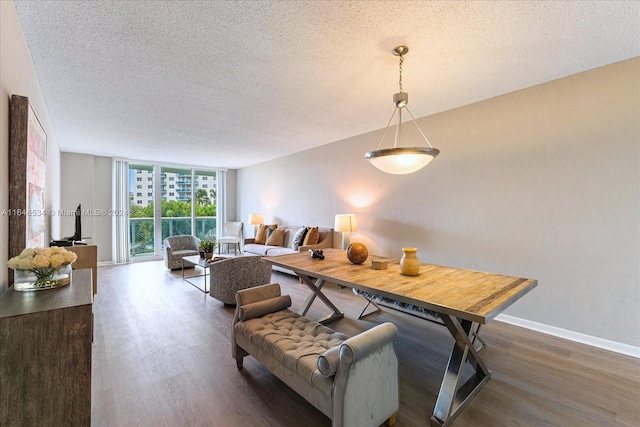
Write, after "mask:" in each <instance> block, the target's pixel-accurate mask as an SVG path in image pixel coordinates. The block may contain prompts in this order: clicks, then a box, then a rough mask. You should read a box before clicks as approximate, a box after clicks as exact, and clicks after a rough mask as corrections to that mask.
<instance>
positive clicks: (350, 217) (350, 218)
mask: <svg viewBox="0 0 640 427" xmlns="http://www.w3.org/2000/svg"><path fill="white" fill-rule="evenodd" d="M333 228H334V229H335V230H336V231H340V232H350V231H356V230H357V229H358V221H357V219H356V214H338V215H336V222H335V224H334V227H333Z"/></svg>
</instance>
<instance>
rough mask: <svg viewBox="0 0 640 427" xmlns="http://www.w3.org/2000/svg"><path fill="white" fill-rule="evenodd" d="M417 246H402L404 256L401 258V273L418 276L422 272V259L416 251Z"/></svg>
mask: <svg viewBox="0 0 640 427" xmlns="http://www.w3.org/2000/svg"><path fill="white" fill-rule="evenodd" d="M417 252H418V249H416V248H402V258H400V274H404V275H405V276H417V275H418V274H420V260H419V259H418V256H417V255H416V253H417Z"/></svg>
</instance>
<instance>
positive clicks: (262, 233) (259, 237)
mask: <svg viewBox="0 0 640 427" xmlns="http://www.w3.org/2000/svg"><path fill="white" fill-rule="evenodd" d="M270 228H271V229H276V228H278V224H271V225H266V224H260V225H259V226H258V231H256V238H255V240H254V241H253V243H255V244H256V245H264V244H265V243H267V230H268V229H270Z"/></svg>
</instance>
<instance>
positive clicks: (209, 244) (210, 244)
mask: <svg viewBox="0 0 640 427" xmlns="http://www.w3.org/2000/svg"><path fill="white" fill-rule="evenodd" d="M215 246H216V242H215V241H214V240H202V241H200V244H199V245H198V249H200V250H201V251H202V252H205V253H212V252H213V248H215Z"/></svg>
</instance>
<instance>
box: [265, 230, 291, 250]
mask: <svg viewBox="0 0 640 427" xmlns="http://www.w3.org/2000/svg"><path fill="white" fill-rule="evenodd" d="M286 232H287V229H286V228H275V229H273V231H272V233H271V235H270V236H269V238H268V239H267V243H266V245H267V246H282V245H284V233H286Z"/></svg>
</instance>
